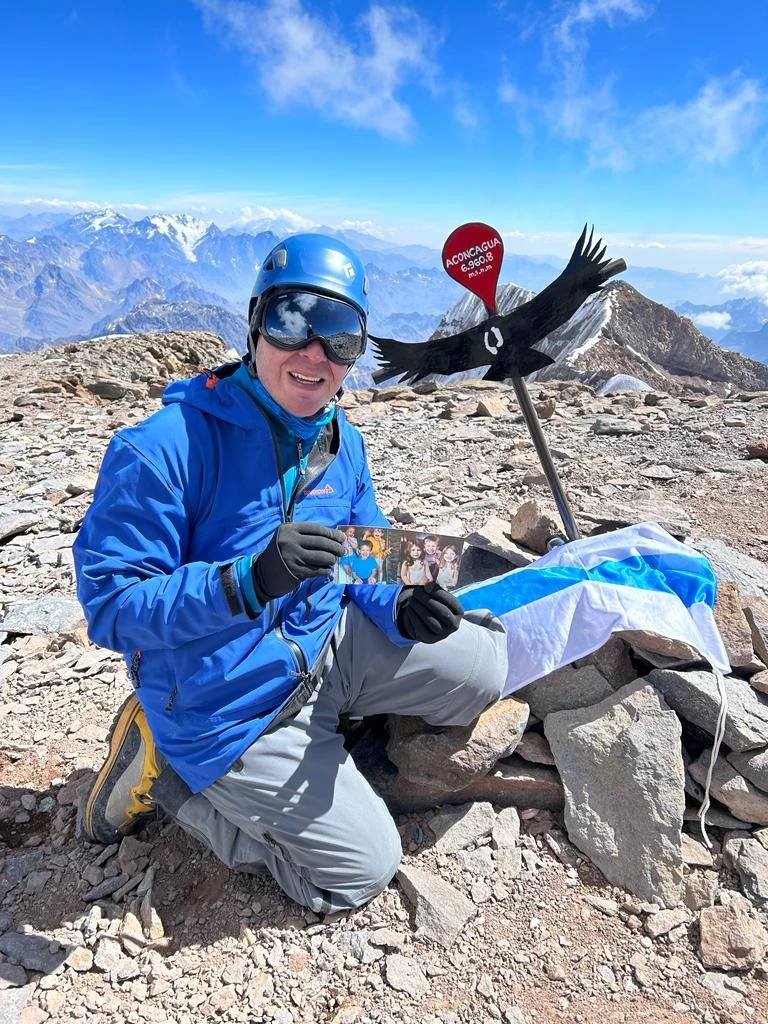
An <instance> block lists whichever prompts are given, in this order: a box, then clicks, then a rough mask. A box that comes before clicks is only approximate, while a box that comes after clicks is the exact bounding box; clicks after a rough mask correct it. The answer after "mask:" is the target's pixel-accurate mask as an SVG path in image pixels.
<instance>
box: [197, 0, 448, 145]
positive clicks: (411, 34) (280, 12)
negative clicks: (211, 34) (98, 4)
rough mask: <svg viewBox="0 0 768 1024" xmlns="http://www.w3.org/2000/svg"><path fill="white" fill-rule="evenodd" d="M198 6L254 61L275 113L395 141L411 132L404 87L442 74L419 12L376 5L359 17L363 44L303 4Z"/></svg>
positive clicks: (232, 1) (216, 1) (221, 1)
mask: <svg viewBox="0 0 768 1024" xmlns="http://www.w3.org/2000/svg"><path fill="white" fill-rule="evenodd" d="M196 3H197V6H198V7H199V8H200V9H201V10H202V11H203V14H204V16H205V20H206V23H207V25H208V26H209V28H210V29H211V30H212V31H215V32H217V33H220V34H222V35H223V36H224V37H225V38H226V39H227V40H228V42H230V43H231V44H232V45H233V46H235V47H236V48H238V49H240V50H242V51H244V52H245V53H246V55H248V56H249V57H250V58H252V59H253V61H254V66H255V68H256V73H257V75H258V79H259V83H260V88H261V90H262V93H263V94H264V95H266V96H268V97H269V99H270V100H271V101H272V103H273V104H274V105H275V106H276V107H277V108H288V107H305V108H308V109H311V110H316V111H318V112H319V113H320V114H321V115H322V116H323V117H326V118H330V119H331V120H337V121H342V122H345V123H347V124H352V125H356V126H358V127H362V128H368V129H371V130H373V131H376V132H379V133H380V134H382V135H385V136H387V137H389V138H394V139H407V138H409V137H410V136H411V135H412V134H413V132H414V130H415V119H414V116H413V113H412V111H411V109H410V107H409V106H408V105H407V103H406V102H405V101H404V100H403V99H402V96H401V92H402V89H403V87H404V86H405V85H406V84H407V83H409V82H410V81H412V80H414V79H423V78H426V79H427V80H430V79H433V78H435V77H436V71H437V69H436V66H435V64H434V60H433V56H432V50H433V46H434V43H433V38H434V35H435V33H434V31H432V30H431V29H430V28H429V27H428V26H427V24H426V22H425V21H424V20H423V19H422V18H421V17H419V15H417V14H416V13H415V12H414V11H412V10H410V9H409V8H406V7H397V6H392V7H387V8H384V7H383V6H380V5H378V4H373V5H372V6H371V7H370V8H369V9H368V10H367V12H366V13H365V14H363V16H362V18H361V19H360V24H361V26H362V29H363V34H362V39H360V40H358V41H356V42H353V41H350V40H349V39H348V38H345V34H344V33H343V32H342V31H341V30H340V27H339V26H338V25H336V24H334V23H333V21H332V19H331V18H330V17H326V18H323V17H321V16H320V15H318V14H315V13H312V12H310V11H309V10H308V9H307V8H306V7H305V6H304V4H303V3H302V0H265V2H262V3H246V2H243V0H196Z"/></svg>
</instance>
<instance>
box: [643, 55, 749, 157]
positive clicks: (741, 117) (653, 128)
mask: <svg viewBox="0 0 768 1024" xmlns="http://www.w3.org/2000/svg"><path fill="white" fill-rule="evenodd" d="M766 113H768V92H766V90H765V89H764V88H763V86H762V85H761V83H760V82H758V81H756V80H754V79H743V78H742V77H741V76H740V75H739V74H738V73H736V72H735V73H734V74H731V75H729V76H728V77H727V78H713V79H710V81H708V82H706V83H705V84H704V85H703V86H702V88H701V89H700V90H699V92H698V94H697V95H696V96H695V97H694V98H693V99H692V100H689V101H688V102H687V103H682V104H667V105H665V106H659V107H652V108H650V109H649V110H646V111H645V112H644V113H643V114H641V115H640V117H638V118H637V119H636V121H635V123H634V125H631V126H630V128H629V133H630V135H631V138H633V139H634V140H635V143H636V145H642V144H643V143H644V142H645V144H647V145H654V146H656V147H658V149H659V150H661V151H663V152H664V153H666V154H668V155H673V154H679V155H687V156H689V157H693V158H694V159H697V160H700V161H703V162H706V163H724V162H726V161H728V160H730V159H731V158H732V157H734V156H736V155H737V154H738V153H740V152H742V151H743V150H744V149H745V148H746V147H747V146H748V145H749V144H750V142H751V141H752V140H753V139H754V138H755V136H756V134H757V131H758V129H759V128H760V126H761V124H762V123H763V122H764V120H765V117H766ZM625 146H627V147H628V146H629V139H628V138H625Z"/></svg>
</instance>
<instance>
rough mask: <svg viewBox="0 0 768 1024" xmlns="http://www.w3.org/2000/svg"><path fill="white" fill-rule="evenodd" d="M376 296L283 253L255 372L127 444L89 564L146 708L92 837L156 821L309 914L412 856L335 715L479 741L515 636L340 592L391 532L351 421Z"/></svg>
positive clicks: (180, 391) (447, 609)
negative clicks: (360, 534) (383, 717)
mask: <svg viewBox="0 0 768 1024" xmlns="http://www.w3.org/2000/svg"><path fill="white" fill-rule="evenodd" d="M366 291H367V287H366V281H365V272H364V269H363V265H362V263H361V261H360V259H359V258H358V257H357V256H356V255H355V254H354V253H353V252H352V251H351V250H350V249H348V248H347V247H346V246H345V245H343V244H342V243H340V242H338V241H336V240H335V239H332V238H328V237H324V236H322V235H314V234H313V235H295V236H293V237H291V238H288V239H287V240H286V241H284V242H281V243H280V244H279V245H277V246H276V247H275V248H274V249H273V250H272V252H271V253H270V254H269V255H268V256H267V258H266V260H265V261H264V264H263V266H262V268H261V271H260V272H259V275H258V278H257V281H256V285H255V287H254V290H253V295H252V298H251V305H250V311H249V314H250V315H249V321H250V330H249V338H248V354H247V355H246V356H245V358H244V359H243V361H242V362H239V363H232V364H227V365H225V366H222V367H220V368H218V369H217V370H215V371H214V372H212V373H211V372H206V373H204V374H201V375H200V376H198V377H194V378H192V379H191V380H186V381H182V382H178V383H174V384H171V385H170V386H169V387H168V388H167V389H166V391H165V393H164V395H163V408H162V409H160V410H159V411H158V412H157V413H155V414H154V415H152V416H150V417H149V418H148V419H147V420H145V421H144V422H143V423H140V424H139V425H138V426H135V427H131V428H127V429H124V430H121V431H120V432H119V433H118V434H117V435H116V436H115V437H114V438H113V440H112V441H111V443H110V445H109V447H108V449H107V453H106V455H105V458H104V462H103V465H102V468H101V472H100V475H99V481H98V484H97V487H96V491H95V494H94V499H93V504H92V506H91V508H90V510H89V512H88V514H87V515H86V517H85V521H84V523H83V526H82V528H81V530H80V533H79V536H78V538H77V541H76V543H75V546H74V554H75V564H76V569H77V582H78V596H79V598H80V601H81V603H82V605H83V609H84V611H85V615H86V618H87V620H88V624H89V632H90V636H91V638H92V639H93V640H94V642H95V643H97V644H100V645H102V646H104V647H108V648H110V649H112V650H115V651H120V652H121V653H122V654H123V655H124V656H125V658H126V662H127V664H128V667H129V674H130V677H131V680H132V682H133V686H134V688H135V690H134V693H133V694H132V695H131V696H130V697H129V698H128V699H127V700H126V702H125V703H124V704H123V706H122V707H121V709H120V711H119V712H118V714H117V718H116V719H115V722H114V724H113V726H112V730H111V733H110V739H109V754H108V757H107V760H106V762H105V763H104V766H103V767H102V768H101V770H100V772H99V773H98V775H97V777H96V780H95V782H94V784H93V787H92V789H91V791H90V794H89V795H88V798H87V803H86V805H85V809H84V816H83V818H84V827H85V832H86V833H87V835H88V836H89V838H91V839H92V840H94V841H98V842H102V843H111V842H114V841H115V840H117V839H119V837H120V836H122V835H125V834H127V833H129V832H131V831H133V830H134V829H135V828H137V827H138V826H139V824H140V823H142V822H143V821H145V820H146V818H147V816H148V815H152V814H155V813H156V812H157V809H158V808H159V809H161V810H163V811H164V812H165V813H167V814H169V815H171V816H172V817H173V818H174V819H175V820H176V821H177V822H178V823H179V825H181V827H182V828H184V829H185V830H186V831H187V832H189V833H190V834H191V835H193V836H194V837H196V838H197V839H199V840H201V841H202V842H203V843H205V844H206V845H207V846H209V847H210V849H211V850H213V851H214V853H215V854H216V855H217V856H218V857H219V858H220V859H221V860H222V861H223V862H224V863H225V864H227V865H228V866H229V867H231V868H235V869H239V870H244V871H253V872H262V871H264V869H267V870H268V871H269V872H271V874H272V875H273V876H274V878H275V879H276V880H277V882H278V884H279V885H280V886H281V887H282V889H283V890H284V891H285V892H286V893H287V894H288V895H289V896H290V897H291V898H292V899H294V900H296V901H297V902H298V903H301V904H303V905H305V906H307V907H310V908H311V909H312V910H314V911H316V912H332V911H336V910H342V909H346V908H350V907H355V906H359V905H360V904H362V903H364V902H366V901H367V900H370V899H371V898H372V897H374V896H375V895H376V894H377V893H379V892H380V891H381V890H382V889H383V888H385V887H386V885H387V883H388V882H389V881H390V879H391V878H392V877H393V875H394V873H395V871H396V870H397V867H398V864H399V861H400V857H401V852H402V851H401V845H400V837H399V835H398V832H397V829H396V828H395V825H394V822H393V821H392V819H391V817H390V816H389V814H388V812H387V809H386V807H385V805H384V803H383V801H382V800H381V799H380V797H379V796H378V795H377V794H376V793H374V792H373V790H372V789H371V787H370V786H369V785H368V783H367V781H366V780H365V779H364V778H363V776H362V775H361V774H360V773H359V772H358V770H357V768H356V767H355V764H354V762H353V760H352V758H351V756H350V755H349V753H348V752H347V751H346V750H345V748H344V741H343V737H342V735H341V734H340V733H339V732H338V731H337V726H338V723H339V716H340V715H342V714H349V715H352V716H358V717H359V716H365V715H373V714H379V713H384V712H388V713H393V714H401V715H421V716H423V717H424V718H425V719H426V720H427V721H428V722H430V723H432V724H434V725H466V724H468V723H469V722H471V721H472V720H473V719H474V718H476V717H477V715H479V714H480V712H481V711H483V710H484V709H485V708H486V707H488V706H489V705H490V704H492V703H494V702H495V701H496V700H497V699H498V698H499V695H500V692H501V688H502V685H503V682H504V678H505V674H506V643H505V636H504V632H503V627H502V626H501V625H500V623H499V622H498V620H496V619H494V618H493V617H492V616H491V615H490V614H489V613H484V612H473V613H468V614H467V616H464V614H463V611H462V607H461V605H460V603H459V601H458V600H457V598H456V597H455V596H454V595H453V594H451V593H449V592H448V591H446V590H444V589H442V588H441V587H439V586H437V585H436V584H434V583H430V584H427V585H426V586H414V587H411V586H404V587H400V586H397V587H396V586H392V587H378V586H376V587H370V586H369V587H365V586H363V587H360V586H345V585H342V584H336V583H333V582H331V572H332V569H333V566H334V564H335V563H336V561H337V560H338V559H339V557H340V556H341V555H343V553H344V550H345V549H344V534H343V533H342V532H341V531H340V530H339V529H338V527H339V526H342V525H347V524H352V525H360V526H388V525H389V524H388V522H387V520H386V518H385V516H384V515H383V513H382V511H381V510H380V508H379V507H378V505H377V503H376V498H375V495H374V491H373V485H372V482H371V476H370V471H369V468H368V464H367V460H366V452H365V446H364V443H363V439H362V437H361V436H360V434H359V432H358V431H357V429H356V428H355V427H353V426H352V425H351V424H350V423H348V422H347V420H346V419H345V416H344V413H343V411H342V410H341V409H340V408H339V407H338V404H337V400H338V397H339V395H340V393H341V385H342V383H343V381H344V378H345V376H346V375H347V373H348V372H349V370H350V369H351V367H352V366H353V365H354V363H355V361H356V360H357V359H358V358H359V357H360V356H361V355H362V353H363V351H364V350H365V345H366V316H367V299H366ZM470 619H471V620H472V621H469V620H470Z"/></svg>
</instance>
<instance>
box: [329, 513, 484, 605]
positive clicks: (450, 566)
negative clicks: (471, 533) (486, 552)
mask: <svg viewBox="0 0 768 1024" xmlns="http://www.w3.org/2000/svg"><path fill="white" fill-rule="evenodd" d="M339 529H340V530H341V531H342V532H343V533H344V534H345V537H346V539H345V541H344V549H345V551H344V554H343V555H342V556H341V558H340V559H339V562H338V564H337V566H336V572H335V576H334V578H335V580H336V582H337V583H356V584H359V583H369V584H370V583H401V584H403V585H405V586H408V587H412V586H419V585H421V584H423V583H429V582H430V581H433V582H436V583H439V584H440V586H442V587H445V588H446V590H449V589H452V588H453V587H455V586H457V585H458V582H459V568H460V566H461V555H462V552H463V550H464V540H463V538H461V537H450V536H448V535H446V534H439V533H429V532H427V531H426V530H393V529H389V530H387V529H383V528H382V527H380V526H371V527H368V526H340V527H339Z"/></svg>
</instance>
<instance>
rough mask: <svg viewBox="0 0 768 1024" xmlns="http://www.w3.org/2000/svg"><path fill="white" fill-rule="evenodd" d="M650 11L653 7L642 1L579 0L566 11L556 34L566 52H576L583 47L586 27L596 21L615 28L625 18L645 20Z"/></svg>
mask: <svg viewBox="0 0 768 1024" xmlns="http://www.w3.org/2000/svg"><path fill="white" fill-rule="evenodd" d="M650 11H651V5H650V4H648V3H643V2H642V0H579V2H578V3H576V4H573V5H572V6H570V7H569V8H567V9H566V13H565V15H564V17H563V18H562V20H561V21H559V22H558V23H557V25H556V34H557V37H558V39H559V41H560V44H561V46H562V47H563V49H564V50H576V49H578V48H579V47H580V46H581V45H582V42H583V39H582V35H583V30H584V28H586V26H588V25H591V24H594V22H596V21H607V22H608V24H609V25H611V26H613V25H615V24H618V23H620V22H621V21H622V19H624V18H628V19H630V20H634V19H638V18H645V17H647V16H648V14H650Z"/></svg>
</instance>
